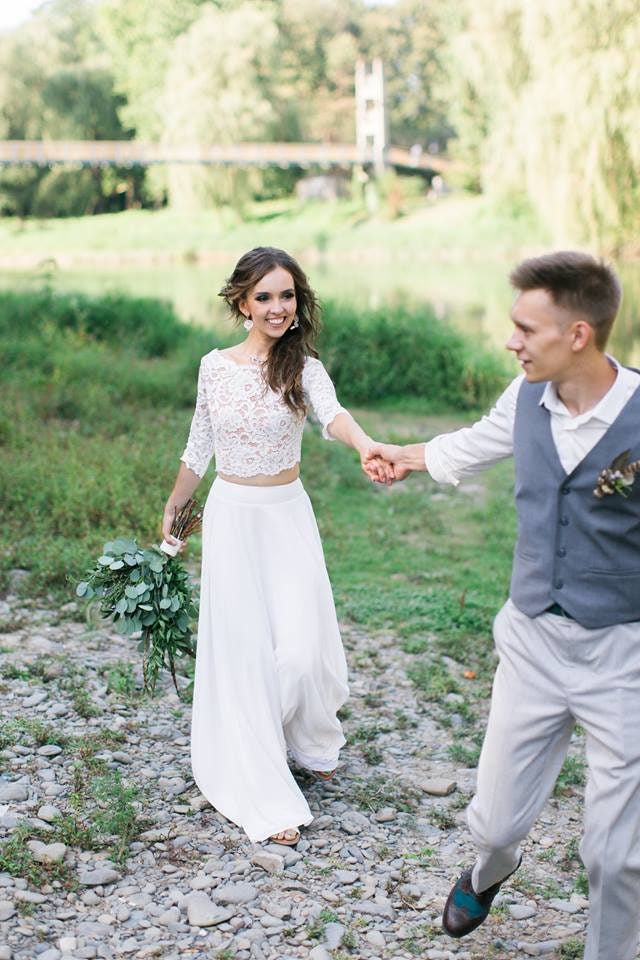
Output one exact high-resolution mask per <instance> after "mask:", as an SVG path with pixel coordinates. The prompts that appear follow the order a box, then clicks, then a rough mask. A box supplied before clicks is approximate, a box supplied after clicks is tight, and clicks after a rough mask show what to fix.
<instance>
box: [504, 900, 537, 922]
mask: <svg viewBox="0 0 640 960" xmlns="http://www.w3.org/2000/svg"><path fill="white" fill-rule="evenodd" d="M508 910H509V913H510V914H511V916H512V917H513V919H514V920H529V919H530V918H531V917H535V915H536V913H537V912H538V911H537V910H536V908H535V907H529V906H527V904H526V903H510V904H509V907H508Z"/></svg>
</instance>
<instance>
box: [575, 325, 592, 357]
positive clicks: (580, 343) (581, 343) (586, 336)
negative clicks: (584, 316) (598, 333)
mask: <svg viewBox="0 0 640 960" xmlns="http://www.w3.org/2000/svg"><path fill="white" fill-rule="evenodd" d="M569 335H570V337H571V349H572V350H573V351H574V352H575V353H578V352H579V351H581V350H584V349H585V347H588V346H589V344H591V343H593V342H594V337H595V330H594V329H593V327H592V326H591V324H590V323H589V322H588V321H587V320H574V322H573V323H572V324H571V326H570V328H569Z"/></svg>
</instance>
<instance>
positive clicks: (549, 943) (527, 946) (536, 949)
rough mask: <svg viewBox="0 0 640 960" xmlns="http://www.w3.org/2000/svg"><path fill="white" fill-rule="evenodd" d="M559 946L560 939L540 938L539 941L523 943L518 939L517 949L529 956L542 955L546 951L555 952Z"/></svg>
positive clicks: (546, 952) (544, 954)
mask: <svg viewBox="0 0 640 960" xmlns="http://www.w3.org/2000/svg"><path fill="white" fill-rule="evenodd" d="M560 946H561V943H560V940H541V941H540V943H523V942H522V941H518V949H519V950H522V952H523V953H526V954H527V956H529V957H544V956H546V954H548V953H555V952H556V950H559V949H560Z"/></svg>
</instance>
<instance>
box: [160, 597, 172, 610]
mask: <svg viewBox="0 0 640 960" xmlns="http://www.w3.org/2000/svg"><path fill="white" fill-rule="evenodd" d="M158 606H159V607H160V609H161V610H168V609H169V607H170V606H171V600H169V598H168V597H163V598H162V600H161V601H160V603H159V604H158Z"/></svg>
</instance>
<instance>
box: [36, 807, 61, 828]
mask: <svg viewBox="0 0 640 960" xmlns="http://www.w3.org/2000/svg"><path fill="white" fill-rule="evenodd" d="M61 816H62V813H61V811H60V810H59V809H58V807H54V806H53V804H51V803H45V804H43V806H41V807H40V809H39V810H38V817H39V818H40V820H44V821H45V822H46V823H53V822H54V821H55V820H59V819H60V817H61Z"/></svg>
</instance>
